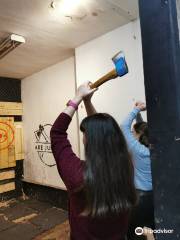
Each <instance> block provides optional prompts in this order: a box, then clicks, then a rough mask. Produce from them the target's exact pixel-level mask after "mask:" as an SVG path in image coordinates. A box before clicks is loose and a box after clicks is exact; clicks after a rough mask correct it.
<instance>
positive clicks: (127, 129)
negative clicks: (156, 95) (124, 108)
mask: <svg viewBox="0 0 180 240" xmlns="http://www.w3.org/2000/svg"><path fill="white" fill-rule="evenodd" d="M145 109H146V105H145V104H144V103H142V102H137V103H136V104H135V106H134V108H133V110H132V111H131V112H130V113H129V114H128V116H127V117H126V119H125V120H124V121H123V123H122V124H121V129H122V131H123V133H124V136H125V138H126V141H127V143H128V146H129V148H130V149H131V148H134V149H135V150H137V151H138V152H139V153H141V152H142V154H146V152H147V153H148V149H147V148H146V147H145V146H144V145H142V144H141V143H140V142H139V141H138V140H137V139H136V138H135V136H134V135H133V133H132V131H131V126H132V123H133V121H134V119H136V117H137V115H138V113H139V112H141V111H144V110H145Z"/></svg>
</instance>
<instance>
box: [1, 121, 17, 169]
mask: <svg viewBox="0 0 180 240" xmlns="http://www.w3.org/2000/svg"><path fill="white" fill-rule="evenodd" d="M14 134H15V129H14V118H13V117H1V118H0V169H3V168H8V167H15V166H16V160H15V136H14Z"/></svg>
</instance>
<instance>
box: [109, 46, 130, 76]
mask: <svg viewBox="0 0 180 240" xmlns="http://www.w3.org/2000/svg"><path fill="white" fill-rule="evenodd" d="M112 61H113V62H114V64H115V67H116V72H117V74H118V76H119V77H122V76H124V75H125V74H127V73H128V72H129V70H128V66H127V63H126V59H125V55H124V52H123V51H120V52H118V53H117V54H116V55H115V56H114V57H113V58H112Z"/></svg>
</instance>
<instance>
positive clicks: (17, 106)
mask: <svg viewBox="0 0 180 240" xmlns="http://www.w3.org/2000/svg"><path fill="white" fill-rule="evenodd" d="M22 114H23V108H22V103H17V102H0V115H3V116H9V115H11V116H21V115H22Z"/></svg>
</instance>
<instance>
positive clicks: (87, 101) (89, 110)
mask: <svg viewBox="0 0 180 240" xmlns="http://www.w3.org/2000/svg"><path fill="white" fill-rule="evenodd" d="M96 90H97V89H95V91H96ZM93 93H94V92H93ZM93 93H91V94H90V95H88V96H86V97H84V98H83V101H84V106H85V109H86V113H87V116H91V115H93V114H95V113H97V111H96V109H95V107H94V105H93V104H92V102H91V98H92V96H93Z"/></svg>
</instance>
